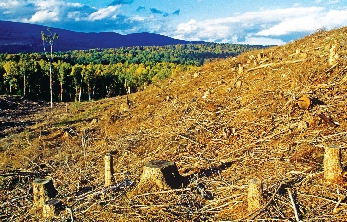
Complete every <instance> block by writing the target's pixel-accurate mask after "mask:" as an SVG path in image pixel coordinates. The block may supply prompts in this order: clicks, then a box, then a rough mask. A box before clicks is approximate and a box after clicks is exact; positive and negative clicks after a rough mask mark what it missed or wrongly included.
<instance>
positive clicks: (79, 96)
mask: <svg viewBox="0 0 347 222" xmlns="http://www.w3.org/2000/svg"><path fill="white" fill-rule="evenodd" d="M81 96H82V86H80V91H79V93H78V102H81Z"/></svg>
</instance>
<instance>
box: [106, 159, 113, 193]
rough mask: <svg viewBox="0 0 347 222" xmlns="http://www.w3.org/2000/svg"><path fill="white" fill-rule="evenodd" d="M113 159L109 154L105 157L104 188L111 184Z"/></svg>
mask: <svg viewBox="0 0 347 222" xmlns="http://www.w3.org/2000/svg"><path fill="white" fill-rule="evenodd" d="M113 182H114V177H113V157H112V155H111V154H108V155H105V187H109V186H111V185H112V184H113Z"/></svg>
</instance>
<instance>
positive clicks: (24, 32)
mask: <svg viewBox="0 0 347 222" xmlns="http://www.w3.org/2000/svg"><path fill="white" fill-rule="evenodd" d="M0 27H1V32H0V53H19V52H42V51H43V45H42V39H41V31H44V32H45V33H48V31H47V28H48V27H46V26H42V25H34V24H28V23H19V22H9V21H0ZM51 31H52V33H57V34H58V35H59V39H57V40H55V42H54V46H53V47H54V48H53V50H54V51H68V50H88V49H94V48H119V47H131V46H163V45H171V44H188V43H203V42H190V41H184V40H178V39H174V38H171V37H168V36H163V35H159V34H153V33H134V34H129V35H121V34H118V33H114V32H101V33H84V32H73V31H68V30H64V29H58V28H52V29H51Z"/></svg>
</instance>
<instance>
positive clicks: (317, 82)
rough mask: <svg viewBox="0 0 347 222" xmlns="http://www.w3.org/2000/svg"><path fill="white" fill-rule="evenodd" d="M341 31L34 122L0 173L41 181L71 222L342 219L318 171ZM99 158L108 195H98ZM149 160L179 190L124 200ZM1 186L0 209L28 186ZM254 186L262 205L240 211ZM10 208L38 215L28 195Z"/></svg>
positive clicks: (340, 106) (11, 142) (331, 131)
mask: <svg viewBox="0 0 347 222" xmlns="http://www.w3.org/2000/svg"><path fill="white" fill-rule="evenodd" d="M346 31H347V29H346V28H341V29H336V30H332V31H329V32H326V31H324V30H321V31H318V32H317V33H315V34H312V35H310V36H307V37H305V38H303V39H300V40H298V41H295V42H293V43H289V44H287V45H284V46H281V47H271V48H268V49H264V50H259V51H251V52H247V53H244V54H242V55H240V56H238V57H236V58H229V59H223V60H218V61H213V62H210V63H208V64H206V65H204V66H203V67H201V68H199V69H198V70H192V71H191V72H187V73H177V74H176V76H174V77H173V78H171V79H169V80H166V81H164V82H160V83H155V84H153V85H151V86H148V87H147V89H145V90H144V91H141V92H138V93H135V94H130V95H128V97H126V96H123V97H116V98H110V99H106V100H103V101H96V102H92V103H81V104H70V105H69V107H68V112H66V110H65V109H66V107H65V106H60V107H56V108H55V110H54V112H45V113H40V114H37V115H38V116H39V117H36V118H38V119H40V121H41V122H38V123H37V124H36V125H33V126H31V127H29V128H28V129H27V130H26V131H24V132H22V133H20V134H14V135H12V136H9V137H8V138H5V139H3V140H2V141H1V142H2V144H5V143H6V146H3V147H2V158H1V159H2V163H1V164H2V165H1V166H0V167H1V169H3V170H4V171H6V170H7V171H6V172H9V171H10V170H9V169H18V168H24V169H26V170H28V171H30V172H36V173H37V172H39V173H41V174H49V175H50V176H51V177H52V178H53V180H54V182H55V186H56V188H57V190H58V192H59V194H58V198H60V199H62V200H63V202H64V204H66V205H67V206H73V210H74V216H75V217H76V218H77V219H78V220H82V219H83V220H90V221H93V220H107V219H110V218H112V219H113V220H120V221H121V220H125V221H129V220H131V221H144V220H145V221H149V220H160V221H165V220H170V221H171V220H182V221H187V220H196V221H200V220H246V219H248V220H252V219H266V220H271V219H275V220H288V219H290V220H293V219H295V213H294V212H295V211H297V214H298V217H299V218H300V219H302V220H313V219H315V220H343V219H346V218H347V217H346V215H345V208H346V206H347V204H346V203H345V195H344V193H345V192H346V189H345V183H344V181H339V182H337V183H334V184H330V185H329V184H326V183H325V182H324V179H323V174H322V170H323V154H324V147H326V146H336V147H340V148H345V147H346V135H347V131H346V129H347V125H346V121H345V120H346V118H347V114H346V94H345V93H346V83H345V80H346V79H347V78H346V77H345V76H346V70H347V60H346V55H347V46H346V40H345V34H346ZM329 60H331V61H330V62H329ZM329 63H330V64H329ZM302 96H307V97H309V98H311V101H312V104H311V105H310V107H309V108H308V109H300V108H299V107H298V100H299V98H301V97H302ZM108 153H111V154H112V155H113V156H114V158H115V161H114V170H115V172H114V175H115V180H116V184H117V185H119V186H117V187H116V188H117V189H115V190H105V189H103V174H104V169H103V164H104V162H103V157H104V155H105V154H108ZM154 159H159V160H160V159H164V160H170V161H174V162H175V163H176V164H177V166H178V169H179V172H180V174H181V175H182V176H184V177H185V178H186V181H187V183H186V184H185V186H184V187H183V188H182V189H178V190H175V191H170V192H155V191H151V192H149V193H145V194H140V195H134V196H132V195H131V190H132V189H133V187H132V186H131V184H133V182H138V181H139V178H140V175H141V172H142V166H143V165H144V163H145V162H146V161H149V160H154ZM346 162H347V159H346V152H345V149H342V163H343V164H346ZM6 167H7V168H6ZM8 178H9V177H6V178H5V179H3V182H2V183H3V186H2V187H3V188H2V192H4V193H3V195H1V201H2V202H4V203H7V202H8V201H9V200H11V198H15V197H16V196H24V195H25V194H24V193H21V192H23V191H21V189H19V188H20V187H23V186H24V187H25V186H28V184H23V183H21V182H18V181H17V182H16V183H15V182H14V181H15V178H13V177H12V179H8ZM253 178H259V179H261V180H262V182H263V188H264V204H263V209H262V210H261V211H256V212H252V213H248V212H247V186H248V181H249V180H250V179H253ZM201 187H204V188H203V193H202V192H201ZM22 190H23V189H22ZM288 190H289V191H288ZM290 194H293V195H294V197H295V198H294V201H295V203H296V208H295V210H293V206H292V204H291V198H290V196H291V195H290ZM5 195H7V196H5ZM11 195H12V196H11ZM28 196H29V197H30V195H28ZM20 204H22V207H19V208H15V207H12V206H11V205H10V204H3V205H2V208H4V209H3V210H2V214H4V215H7V214H9V212H11V211H12V212H15V213H14V214H13V215H17V216H16V218H17V219H18V218H20V219H29V218H31V219H33V218H34V219H35V218H36V219H38V218H39V215H35V214H34V213H33V212H30V210H29V209H30V206H31V202H30V199H29V198H28V200H26V199H25V201H22V202H21V203H20ZM6 210H7V211H6ZM69 216H70V215H69V213H67V212H61V213H60V215H59V217H60V218H65V219H66V218H69Z"/></svg>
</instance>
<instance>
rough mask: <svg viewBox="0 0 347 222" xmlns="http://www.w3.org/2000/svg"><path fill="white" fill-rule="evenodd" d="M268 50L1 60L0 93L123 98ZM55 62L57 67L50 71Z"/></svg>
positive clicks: (129, 50)
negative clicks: (200, 69)
mask: <svg viewBox="0 0 347 222" xmlns="http://www.w3.org/2000/svg"><path fill="white" fill-rule="evenodd" d="M261 47H263V46H251V45H237V44H217V43H206V44H179V45H168V46H147V47H141V46H138V47H123V48H112V49H91V50H72V51H66V52H54V53H53V54H52V56H51V55H50V54H45V53H43V52H42V53H19V54H8V53H2V54H0V93H1V94H19V95H23V96H26V97H28V98H30V99H45V100H47V101H48V100H49V95H50V93H49V92H50V84H49V83H50V72H51V80H52V92H53V100H54V101H73V100H75V101H81V100H92V99H100V98H104V97H110V96H116V95H123V94H125V93H127V92H128V91H129V89H130V91H131V92H135V91H137V90H139V89H140V88H141V87H143V86H145V85H147V84H151V83H152V82H156V81H159V80H163V79H165V78H168V77H171V76H173V75H175V74H176V73H179V72H182V71H187V70H194V69H196V68H197V67H199V66H201V65H203V64H204V63H205V62H207V61H210V60H211V59H216V58H226V57H230V56H236V55H238V54H240V53H243V52H245V51H248V50H253V49H258V48H261ZM50 62H51V65H52V66H51V67H50Z"/></svg>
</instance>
